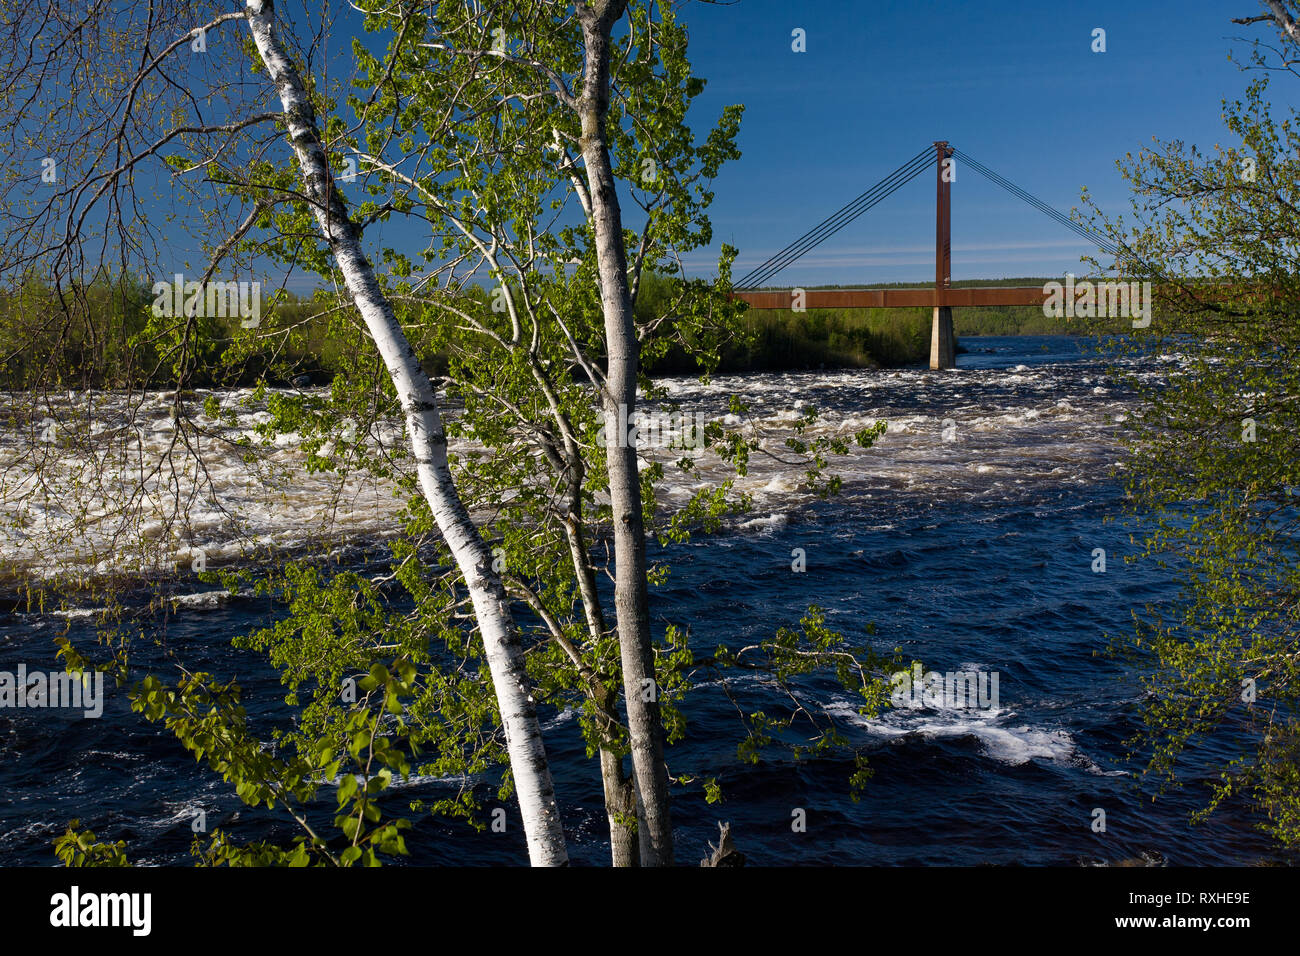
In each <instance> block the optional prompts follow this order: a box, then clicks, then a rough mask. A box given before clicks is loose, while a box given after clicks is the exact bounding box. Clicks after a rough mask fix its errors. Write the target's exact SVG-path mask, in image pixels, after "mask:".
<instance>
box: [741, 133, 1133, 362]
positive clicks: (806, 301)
mask: <svg viewBox="0 0 1300 956" xmlns="http://www.w3.org/2000/svg"><path fill="white" fill-rule="evenodd" d="M956 160H960V161H961V163H962V165H963V166H965V167H967V168H969V169H972V170H974V171H975V172H977V173H979V174H980V175H981V176H983V177H984V178H985V179H987V180H989V181H990V182H992V183H993V184H994V185H996V186H999V187H1001V188H1002V189H1005V190H1006V191H1007V192H1009V193H1011V195H1013V196H1015V197H1016V198H1017V199H1019V200H1021V201H1022V202H1026V203H1028V204H1029V205H1031V206H1033V207H1034V208H1035V209H1037V210H1038V211H1039V212H1042V213H1044V214H1045V215H1047V216H1048V217H1050V218H1051V219H1054V220H1056V221H1057V222H1059V223H1060V224H1061V225H1063V226H1065V227H1066V228H1067V229H1069V230H1070V231H1072V232H1074V233H1075V234H1076V235H1078V236H1080V237H1082V238H1084V239H1086V240H1088V242H1090V243H1092V244H1093V245H1095V246H1097V248H1099V249H1100V250H1102V251H1103V252H1105V253H1107V254H1108V255H1115V254H1116V253H1117V252H1118V251H1119V250H1118V248H1117V247H1116V246H1115V245H1114V243H1112V242H1110V241H1109V240H1107V239H1105V238H1104V237H1102V236H1099V235H1097V234H1096V233H1094V232H1092V231H1091V230H1089V229H1086V228H1085V227H1083V226H1082V225H1080V224H1079V223H1077V222H1075V221H1074V220H1073V219H1071V218H1070V217H1069V216H1068V215H1066V214H1065V213H1063V212H1060V211H1059V210H1056V209H1053V208H1052V207H1051V206H1049V205H1048V204H1047V203H1045V202H1043V201H1042V200H1041V199H1038V198H1036V197H1034V196H1032V195H1030V194H1029V193H1028V192H1026V191H1025V190H1024V189H1022V188H1020V187H1019V186H1017V185H1016V184H1015V183H1013V182H1012V181H1011V180H1009V179H1007V178H1006V177H1004V176H1001V175H999V174H998V173H996V172H994V171H993V170H992V169H990V168H989V167H987V166H985V165H984V164H983V163H981V162H980V161H979V160H977V159H975V157H973V156H971V155H970V154H969V153H966V152H965V151H963V150H960V149H957V148H956V147H955V146H952V145H950V144H949V143H948V142H947V141H946V140H943V141H939V142H936V143H935V144H934V146H933V147H929V146H927V147H926V148H925V149H923V150H921V151H920V152H919V153H917V154H916V155H915V156H913V157H912V158H911V159H909V160H908V161H907V162H905V163H903V165H901V166H899V167H898V168H897V169H895V170H894V171H893V172H892V173H890V174H889V175H888V176H886V177H885V178H883V179H882V180H880V182H878V183H876V184H875V185H874V186H872V187H871V188H870V189H868V190H867V191H866V192H864V193H863V194H862V195H860V196H858V197H857V198H856V199H854V200H853V201H852V202H850V203H848V204H847V205H845V206H843V207H842V208H840V209H839V210H837V211H836V212H834V213H832V214H831V215H830V216H828V217H827V218H825V219H823V220H822V221H821V222H820V223H818V224H817V225H816V226H814V227H813V228H812V229H809V230H808V231H807V232H806V233H804V234H803V235H802V236H800V237H799V238H798V239H796V240H795V241H794V242H792V243H790V245H788V246H786V247H785V248H784V249H782V250H781V251H780V252H778V253H776V254H775V255H774V256H772V257H771V258H769V259H768V260H767V261H766V262H764V263H762V264H761V265H759V266H756V267H755V268H753V269H751V270H750V271H749V272H748V273H747V274H746V275H744V276H742V277H741V278H740V279H739V280H737V281H736V284H735V285H736V296H737V297H738V298H741V299H744V300H745V301H746V302H748V303H749V304H750V306H752V307H753V308H756V309H788V308H790V307H791V305H792V303H793V302H794V301H795V295H796V292H795V290H791V289H772V288H770V284H771V280H772V279H773V278H775V277H776V275H777V274H778V273H780V272H781V271H782V270H783V269H785V268H786V267H787V266H789V265H791V264H793V263H794V262H797V261H798V260H799V259H800V258H801V257H802V256H804V255H805V254H806V253H808V252H811V251H812V250H813V249H815V248H817V247H818V246H819V245H821V244H822V243H823V242H825V241H826V240H827V239H830V238H831V237H832V236H834V235H835V234H836V233H837V232H839V231H840V230H841V229H843V228H844V227H845V226H847V225H848V224H849V223H851V222H853V221H855V220H856V219H858V217H860V216H862V215H863V214H865V213H866V212H867V211H869V210H870V209H872V208H873V207H875V206H876V205H878V204H879V203H881V202H883V201H884V200H885V199H887V198H889V197H890V196H891V195H893V194H894V193H895V192H897V191H898V190H899V189H900V188H902V187H903V186H904V185H906V184H907V183H909V182H911V181H912V180H913V179H916V178H917V177H918V176H920V175H921V174H922V173H923V172H925V171H926V170H927V169H929V168H930V167H931V165H933V166H934V169H935V233H934V288H929V287H925V288H917V289H809V290H807V291H803V290H798V291H799V292H800V293H802V296H801V297H802V303H803V306H804V307H805V308H809V309H818V308H820V309H894V308H917V307H924V308H933V309H934V324H933V326H932V329H931V333H930V367H931V368H936V369H941V368H952V367H953V365H954V364H955V361H956V350H957V349H956V346H957V343H956V340H955V338H954V337H953V331H952V310H953V309H954V308H960V307H961V306H971V305H1039V306H1041V305H1042V304H1043V303H1044V302H1045V301H1046V300H1047V297H1048V293H1047V291H1046V290H1044V289H1043V288H1041V287H1039V286H1011V287H1008V286H1002V287H985V288H976V289H954V288H952V181H953V178H954V177H953V174H952V169H953V163H954V161H956ZM763 286H768V288H760V287H763Z"/></svg>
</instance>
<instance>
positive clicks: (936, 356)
mask: <svg viewBox="0 0 1300 956" xmlns="http://www.w3.org/2000/svg"><path fill="white" fill-rule="evenodd" d="M934 152H935V190H936V193H935V224H934V324H933V326H932V327H931V329H930V368H953V367H955V366H956V364H957V346H956V340H955V339H954V338H953V333H952V306H951V305H948V304H947V299H948V296H947V293H948V290H949V288H950V287H951V286H952V180H953V169H954V167H953V164H952V147H951V146H949V145H948V142H947V140H940V141H938V142H936V143H935V144H934Z"/></svg>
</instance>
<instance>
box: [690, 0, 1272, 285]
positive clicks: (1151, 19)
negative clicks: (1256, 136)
mask: <svg viewBox="0 0 1300 956" xmlns="http://www.w3.org/2000/svg"><path fill="white" fill-rule="evenodd" d="M1257 12H1259V11H1258V5H1257V4H1253V3H1251V2H1249V0H1241V2H1239V3H1229V4H1223V3H1214V2H1206V0H1181V2H1170V0H1158V2H1151V0H1141V2H1126V3H1125V2H1110V0H1104V2H1089V3H1078V2H1068V0H1063V2H1051V0H1047V2H1044V0H1036V2H1001V0H997V2H979V3H975V2H959V0H946V2H938V0H928V2H927V0H905V2H904V0H861V2H854V0H809V2H788V0H786V2H782V0H739V2H736V3H733V4H730V5H725V6H724V5H713V4H706V3H701V2H698V0H695V2H689V3H686V4H685V5H684V6H683V7H682V11H681V16H682V18H683V19H684V20H685V22H686V23H687V25H688V26H689V28H690V41H691V42H690V57H691V62H692V64H693V66H694V69H695V72H696V74H697V75H699V76H703V77H705V78H706V79H707V80H708V81H709V83H708V87H707V89H706V91H705V93H704V94H703V95H701V96H700V97H699V98H698V99H697V100H696V101H695V102H696V106H695V110H694V111H693V112H692V121H693V123H694V124H696V128H697V130H699V131H700V132H701V134H702V133H703V131H704V129H705V128H706V124H707V123H709V122H710V121H711V120H712V118H714V117H715V116H716V114H717V113H718V111H719V110H720V109H721V108H722V106H723V105H725V104H727V103H743V104H745V116H744V121H743V124H742V127H741V134H740V140H739V144H740V148H741V150H742V153H743V158H742V159H741V160H739V161H737V162H734V163H731V164H729V165H728V166H726V167H724V169H723V172H722V174H721V175H720V176H719V178H718V179H717V180H716V182H715V184H714V185H715V190H716V199H715V201H714V205H713V210H712V216H711V218H712V220H713V226H714V238H715V248H714V250H713V251H712V253H711V254H710V255H697V256H694V257H692V260H691V261H692V264H693V265H698V267H699V268H700V269H701V271H702V272H703V271H709V272H711V271H712V265H711V264H710V263H711V262H712V263H716V243H721V242H724V241H725V242H730V243H731V244H733V245H735V246H737V247H739V248H740V249H741V256H740V259H739V261H738V263H737V269H736V276H737V277H739V276H740V275H741V274H743V273H744V272H745V271H746V270H747V269H748V268H749V267H751V266H753V265H756V264H757V263H759V262H761V261H763V260H764V259H766V258H767V257H768V256H769V255H771V254H772V253H774V252H776V251H777V250H778V249H780V248H781V247H783V246H784V245H786V244H787V243H788V242H790V241H791V240H793V239H795V238H796V237H797V236H799V235H800V234H802V233H803V232H805V231H806V230H807V229H809V228H811V227H812V226H813V225H814V224H816V223H817V222H819V221H820V220H822V219H823V218H825V217H826V216H827V215H829V214H830V213H832V212H833V211H835V210H836V209H837V208H839V207H840V206H842V205H843V204H844V203H846V202H848V201H849V200H851V199H852V198H854V197H855V196H857V195H858V194H859V193H861V192H862V191H863V190H864V189H865V188H867V187H868V186H870V185H871V184H873V183H874V182H876V181H877V180H878V179H880V178H881V177H882V176H883V175H885V174H886V173H888V172H890V171H891V170H893V169H894V168H895V167H897V166H898V165H900V164H901V163H902V162H903V161H904V160H906V159H908V158H909V157H911V156H912V155H914V154H915V153H916V152H917V151H918V150H920V149H921V148H922V147H923V146H925V145H927V144H929V143H932V142H933V141H934V140H936V139H946V140H948V141H950V142H951V143H953V144H954V145H956V146H959V147H960V148H962V149H964V150H966V151H967V152H968V153H970V154H971V155H973V156H974V157H975V158H976V159H978V160H980V161H981V162H983V163H984V164H985V165H987V166H990V167H992V168H993V169H994V170H996V171H997V172H999V173H1001V174H1002V175H1003V176H1005V177H1007V178H1008V179H1011V180H1013V181H1015V182H1017V183H1018V184H1019V185H1021V186H1022V187H1024V188H1025V189H1027V190H1028V191H1029V192H1031V193H1033V194H1034V195H1036V196H1038V197H1039V198H1040V199H1043V200H1045V201H1046V202H1048V203H1049V204H1051V205H1052V206H1054V207H1056V208H1058V209H1061V210H1062V211H1065V212H1069V210H1070V209H1071V208H1072V207H1073V206H1075V205H1077V204H1078V202H1079V194H1080V187H1082V186H1084V185H1086V186H1088V187H1089V191H1090V192H1091V193H1092V195H1093V196H1094V197H1095V199H1096V200H1098V201H1099V202H1100V203H1101V204H1102V205H1103V207H1104V208H1106V209H1107V210H1108V211H1109V210H1114V211H1121V212H1122V211H1125V210H1126V209H1127V205H1128V200H1127V196H1128V191H1127V189H1126V187H1125V184H1124V182H1123V180H1122V179H1121V178H1120V176H1119V174H1118V172H1117V170H1116V169H1115V160H1116V159H1118V158H1120V157H1122V156H1123V155H1124V154H1125V153H1126V152H1128V151H1130V150H1131V151H1134V152H1136V151H1137V150H1138V149H1140V148H1141V147H1142V146H1143V145H1146V144H1149V143H1150V142H1151V138H1152V137H1153V136H1155V137H1158V138H1160V139H1171V138H1181V139H1183V140H1185V141H1187V142H1189V143H1197V144H1200V145H1202V146H1210V145H1212V144H1214V143H1216V142H1222V143H1225V144H1226V143H1227V139H1226V136H1227V134H1226V131H1225V130H1224V128H1223V126H1222V124H1221V122H1220V111H1221V101H1222V100H1223V99H1224V98H1225V97H1229V98H1231V99H1235V98H1237V96H1238V95H1239V94H1240V92H1241V91H1242V90H1243V89H1244V87H1245V85H1246V83H1247V82H1248V77H1249V74H1243V73H1242V72H1241V71H1240V70H1239V69H1238V67H1237V66H1236V64H1234V63H1231V62H1229V61H1228V53H1229V51H1231V50H1235V51H1236V52H1237V54H1238V57H1239V58H1240V59H1242V60H1244V59H1246V54H1247V52H1248V49H1249V44H1248V43H1246V42H1237V41H1234V39H1233V38H1234V37H1238V38H1240V37H1249V38H1254V37H1260V38H1265V37H1267V36H1268V34H1267V32H1266V29H1267V28H1266V27H1265V26H1254V27H1244V26H1237V25H1234V24H1232V23H1231V22H1230V19H1231V17H1233V16H1247V15H1252V14H1254V13H1257ZM796 27H799V28H802V29H804V30H805V31H806V33H807V52H806V53H795V52H793V51H792V50H791V31H792V30H793V29H795V28H796ZM1096 27H1101V28H1102V29H1104V30H1105V31H1106V52H1105V53H1093V52H1092V49H1091V46H1092V31H1093V29H1094V28H1096ZM1282 86H1283V84H1282V83H1281V81H1279V82H1278V83H1276V84H1275V85H1274V87H1273V89H1272V94H1273V99H1274V100H1275V101H1276V100H1277V98H1278V91H1279V89H1281V88H1282ZM952 229H953V236H952V242H953V256H952V267H953V277H954V278H958V279H960V278H977V277H1002V276H1023V275H1061V274H1063V273H1064V272H1066V271H1074V272H1079V271H1081V267H1080V265H1079V257H1080V255H1081V254H1083V252H1084V251H1085V250H1086V246H1085V244H1084V243H1083V241H1082V240H1076V239H1074V238H1073V237H1072V235H1071V233H1069V232H1068V231H1067V230H1066V229H1064V228H1063V227H1061V226H1060V225H1058V224H1056V223H1053V222H1052V221H1051V220H1049V219H1048V218H1047V217H1045V216H1043V215H1042V214H1041V213H1039V212H1036V211H1035V210H1033V209H1032V208H1030V207H1029V206H1027V205H1024V204H1023V203H1021V202H1019V201H1018V200H1016V199H1014V198H1012V197H1011V196H1010V195H1008V194H1007V193H1005V192H1002V191H1001V190H1000V189H998V188H997V187H995V186H993V185H992V184H990V183H988V182H987V181H986V180H984V179H982V178H980V177H979V176H977V175H976V174H974V173H973V172H970V171H967V172H965V173H963V171H962V170H961V168H960V166H959V167H958V170H957V181H956V182H955V183H954V185H953V213H952ZM933 277H934V177H933V175H931V174H929V173H924V174H922V175H921V176H919V177H918V178H917V179H916V180H914V181H912V182H911V183H909V184H908V185H907V186H904V187H903V188H902V189H901V190H899V191H898V192H897V193H895V194H894V195H893V196H891V197H890V198H889V199H887V200H885V202H884V203H882V204H881V205H879V206H877V207H876V208H875V209H873V210H872V211H871V212H869V213H867V214H866V215H865V216H864V217H862V218H861V219H859V220H857V221H856V222H855V223H853V224H852V225H850V226H848V227H847V228H846V229H844V230H843V231H842V232H840V233H839V234H837V235H836V236H834V237H833V238H832V239H830V240H829V241H828V242H827V243H826V244H824V245H822V246H821V247H819V248H817V249H816V250H814V251H812V252H811V253H809V254H808V255H807V256H805V257H804V258H803V259H801V260H800V261H799V262H798V263H796V264H794V265H792V266H790V267H789V268H788V269H786V270H785V271H784V272H782V273H781V275H780V276H779V277H778V278H777V279H775V280H773V283H774V284H781V285H813V284H820V283H840V284H859V283H864V282H888V281H913V280H915V281H917V282H918V283H926V282H931V281H933Z"/></svg>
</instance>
